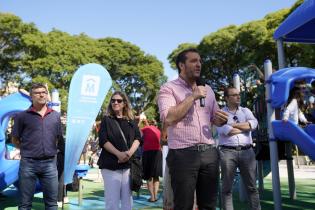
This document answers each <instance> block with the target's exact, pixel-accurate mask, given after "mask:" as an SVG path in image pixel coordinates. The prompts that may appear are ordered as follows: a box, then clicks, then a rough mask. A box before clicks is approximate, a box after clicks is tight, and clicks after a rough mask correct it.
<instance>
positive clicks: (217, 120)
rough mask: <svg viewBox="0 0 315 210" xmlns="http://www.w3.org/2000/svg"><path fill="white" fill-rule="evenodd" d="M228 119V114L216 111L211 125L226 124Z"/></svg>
mask: <svg viewBox="0 0 315 210" xmlns="http://www.w3.org/2000/svg"><path fill="white" fill-rule="evenodd" d="M228 118H229V115H228V113H226V112H224V111H222V110H218V111H217V112H216V113H214V118H213V123H214V124H215V125H216V126H222V125H223V124H225V123H227V121H228Z"/></svg>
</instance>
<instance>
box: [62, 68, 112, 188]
mask: <svg viewBox="0 0 315 210" xmlns="http://www.w3.org/2000/svg"><path fill="white" fill-rule="evenodd" d="M111 86H112V79H111V77H110V75H109V73H108V72H107V70H106V69H105V68H104V67H103V66H101V65H99V64H86V65H83V66H81V67H80V68H79V69H78V70H77V71H76V72H75V74H74V75H73V77H72V80H71V84H70V90H69V97H68V109H67V127H66V149H65V164H64V184H68V183H72V179H73V174H74V172H75V168H76V165H77V163H78V161H79V159H80V156H81V153H82V150H83V148H84V145H85V143H86V141H87V139H88V135H89V133H90V130H91V128H92V126H93V124H94V122H95V119H96V117H97V115H98V113H99V111H100V109H101V106H102V104H103V101H104V100H105V97H106V95H107V93H108V91H109V89H110V87H111Z"/></svg>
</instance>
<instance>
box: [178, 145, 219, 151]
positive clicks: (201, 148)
mask: <svg viewBox="0 0 315 210" xmlns="http://www.w3.org/2000/svg"><path fill="white" fill-rule="evenodd" d="M210 148H215V145H212V144H196V145H194V146H191V147H186V148H183V149H182V150H192V151H198V152H204V151H206V150H208V149H210Z"/></svg>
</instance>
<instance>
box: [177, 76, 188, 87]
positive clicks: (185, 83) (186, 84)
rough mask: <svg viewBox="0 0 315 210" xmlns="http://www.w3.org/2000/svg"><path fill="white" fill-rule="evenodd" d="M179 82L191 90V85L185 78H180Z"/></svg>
mask: <svg viewBox="0 0 315 210" xmlns="http://www.w3.org/2000/svg"><path fill="white" fill-rule="evenodd" d="M177 81H178V82H179V83H180V84H181V85H184V86H186V87H188V88H191V86H190V84H188V83H187V82H186V81H185V80H184V79H183V78H181V77H180V76H178V78H177Z"/></svg>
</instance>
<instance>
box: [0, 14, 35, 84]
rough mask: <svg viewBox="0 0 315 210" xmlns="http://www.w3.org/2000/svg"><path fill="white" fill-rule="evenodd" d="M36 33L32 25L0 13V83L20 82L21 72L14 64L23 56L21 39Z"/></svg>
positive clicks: (10, 15)
mask: <svg viewBox="0 0 315 210" xmlns="http://www.w3.org/2000/svg"><path fill="white" fill-rule="evenodd" d="M36 32H37V29H36V28H35V26H34V25H33V24H24V23H23V22H22V21H21V19H20V18H19V17H16V16H14V15H12V14H5V13H0V82H4V83H5V82H7V81H9V80H14V81H20V80H21V75H23V71H22V70H21V69H20V68H19V66H17V65H16V64H15V62H16V61H18V60H20V59H21V58H22V57H23V56H24V54H25V51H24V48H23V42H22V37H23V36H24V35H26V34H29V33H36Z"/></svg>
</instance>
